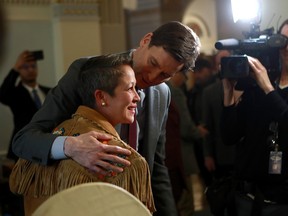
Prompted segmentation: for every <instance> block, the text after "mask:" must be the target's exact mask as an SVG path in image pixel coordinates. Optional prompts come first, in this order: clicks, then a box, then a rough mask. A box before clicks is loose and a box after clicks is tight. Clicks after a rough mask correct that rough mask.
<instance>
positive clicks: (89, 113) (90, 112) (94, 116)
mask: <svg viewBox="0 0 288 216" xmlns="http://www.w3.org/2000/svg"><path fill="white" fill-rule="evenodd" d="M75 115H79V116H82V117H84V118H86V119H89V120H91V121H93V122H96V123H97V124H98V125H99V126H100V127H102V128H103V129H104V130H105V131H107V132H109V133H110V134H112V135H113V136H115V137H117V138H118V139H120V137H119V134H118V133H117V131H116V130H115V128H114V127H113V126H112V125H111V124H110V123H109V122H108V120H107V119H106V118H105V117H104V116H103V115H102V114H101V113H99V112H98V111H96V110H94V109H92V108H90V107H87V106H83V105H81V106H79V107H78V109H77V111H76V113H75V114H74V115H73V116H75Z"/></svg>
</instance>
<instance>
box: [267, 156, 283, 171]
mask: <svg viewBox="0 0 288 216" xmlns="http://www.w3.org/2000/svg"><path fill="white" fill-rule="evenodd" d="M281 169H282V151H270V157H269V174H281Z"/></svg>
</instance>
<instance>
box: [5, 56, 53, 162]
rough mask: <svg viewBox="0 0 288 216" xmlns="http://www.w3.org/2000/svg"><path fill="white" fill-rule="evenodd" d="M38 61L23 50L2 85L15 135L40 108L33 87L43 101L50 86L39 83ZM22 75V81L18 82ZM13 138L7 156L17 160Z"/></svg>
mask: <svg viewBox="0 0 288 216" xmlns="http://www.w3.org/2000/svg"><path fill="white" fill-rule="evenodd" d="M37 75H38V69H37V62H36V60H35V59H34V57H33V55H32V53H31V52H29V51H24V52H22V53H21V54H20V55H19V57H18V59H17V61H16V63H15V65H14V67H13V68H12V69H11V70H10V72H9V73H8V75H7V76H6V77H5V79H4V81H3V83H2V85H1V87H0V102H1V103H3V104H4V105H7V106H9V107H10V109H11V111H12V113H13V121H14V130H13V133H12V138H13V137H14V135H15V134H16V133H17V132H18V131H19V130H20V129H21V128H23V127H24V126H25V125H26V124H28V123H29V121H30V120H31V119H32V116H33V115H34V114H35V113H36V112H37V110H38V108H37V106H36V104H35V102H34V98H33V93H32V91H33V89H35V90H37V92H38V95H39V98H40V102H41V103H42V102H43V101H44V99H45V97H46V94H47V93H48V91H49V90H50V88H48V87H45V86H42V85H39V84H38V83H37ZM19 77H20V82H19V83H17V80H18V78H19ZM12 138H11V142H10V145H9V149H8V154H7V157H8V158H9V159H13V160H16V159H17V158H18V157H17V156H16V155H15V154H14V153H13V152H12V144H11V143H12Z"/></svg>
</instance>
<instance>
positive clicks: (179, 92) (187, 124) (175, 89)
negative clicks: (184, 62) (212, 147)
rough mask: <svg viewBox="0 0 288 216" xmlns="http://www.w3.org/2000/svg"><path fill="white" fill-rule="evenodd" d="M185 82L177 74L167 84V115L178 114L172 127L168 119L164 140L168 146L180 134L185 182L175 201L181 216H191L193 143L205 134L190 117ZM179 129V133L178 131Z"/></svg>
mask: <svg viewBox="0 0 288 216" xmlns="http://www.w3.org/2000/svg"><path fill="white" fill-rule="evenodd" d="M185 80H186V77H185V75H184V74H183V73H177V74H175V75H174V76H173V77H172V78H171V79H170V80H169V81H168V82H167V85H168V86H169V88H170V91H171V105H170V108H169V109H170V111H169V114H170V113H171V109H173V108H174V109H175V110H176V112H178V115H179V121H178V122H177V123H174V125H172V124H170V122H169V118H170V119H171V118H172V117H171V116H170V117H168V123H167V126H166V129H167V135H166V138H167V142H168V144H169V141H170V140H171V139H172V138H171V137H172V136H173V137H174V136H175V135H177V133H179V132H180V139H178V140H180V143H179V144H178V145H180V146H179V149H180V150H181V152H182V153H181V154H182V160H183V168H184V176H185V181H186V187H183V190H182V193H181V197H178V199H177V200H176V201H177V208H178V212H179V215H181V216H188V215H193V214H194V211H195V210H196V209H195V206H194V203H195V202H194V193H193V180H192V178H193V175H198V174H199V168H198V164H197V161H196V157H195V153H194V143H195V141H196V140H200V139H202V138H203V137H204V136H205V135H206V133H207V131H206V130H205V129H204V130H200V129H199V128H197V127H196V125H195V123H194V122H193V120H192V118H191V116H190V113H189V110H188V106H187V98H186V95H185V93H184V91H183V89H182V86H183V84H184V82H185ZM173 106H175V107H173ZM179 126H180V127H179ZM167 127H168V128H167ZM171 128H173V129H171ZM179 129H180V131H178V130H179ZM172 131H173V132H172ZM174 131H175V132H174ZM169 132H170V133H169ZM170 136H171V137H170ZM174 139H175V137H174ZM166 145H167V144H166ZM174 145H175V144H174ZM170 154H171V153H170ZM168 157H169V153H168ZM172 182H173V181H172ZM172 187H173V184H172ZM179 198H180V199H179Z"/></svg>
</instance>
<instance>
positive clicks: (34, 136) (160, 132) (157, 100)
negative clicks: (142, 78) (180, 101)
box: [13, 52, 177, 216]
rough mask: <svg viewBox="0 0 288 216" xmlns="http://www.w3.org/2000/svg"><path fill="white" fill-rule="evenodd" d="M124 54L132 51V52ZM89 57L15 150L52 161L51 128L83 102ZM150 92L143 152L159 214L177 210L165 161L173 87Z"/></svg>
mask: <svg viewBox="0 0 288 216" xmlns="http://www.w3.org/2000/svg"><path fill="white" fill-rule="evenodd" d="M124 54H125V55H129V54H130V52H129V53H128V52H127V53H124ZM86 61H87V58H81V59H78V60H76V61H74V62H73V63H72V64H71V66H70V67H69V69H68V72H67V73H66V74H65V76H64V77H63V78H62V79H61V80H60V81H59V83H58V86H56V87H55V88H53V89H52V90H51V91H50V92H49V94H48V95H47V97H46V100H45V103H44V104H43V107H42V108H41V109H40V110H39V111H38V112H37V113H36V115H35V116H34V117H33V119H32V121H31V122H30V123H29V124H28V125H27V126H26V127H25V128H24V129H23V130H21V131H20V132H19V133H18V134H16V137H15V139H14V143H13V150H14V152H15V153H16V154H17V155H18V156H20V157H22V158H25V159H27V160H31V161H34V162H37V163H40V164H49V160H50V150H51V146H52V144H53V141H54V139H55V138H56V135H53V134H49V133H48V132H50V131H52V129H53V128H54V127H56V125H57V124H58V123H60V122H62V121H63V120H65V119H68V118H70V117H71V115H72V114H73V113H74V112H75V111H76V109H77V107H78V106H79V105H80V104H82V100H81V97H80V95H79V93H78V91H77V89H79V88H78V87H79V73H80V70H81V67H82V66H83V64H85V62H86ZM146 94H147V95H146V96H145V100H146V105H145V117H146V121H145V128H144V140H143V145H141V146H139V153H140V154H141V155H142V156H143V157H145V159H146V160H147V162H148V164H149V168H150V171H151V179H152V189H153V195H154V201H155V205H156V209H157V213H155V215H163V216H169V215H171V216H172V215H176V214H177V213H176V207H175V204H174V200H173V195H172V190H171V185H170V180H169V176H168V171H167V168H166V166H165V165H164V157H165V125H166V120H167V114H168V106H169V103H170V91H169V88H168V87H167V85H166V84H164V83H163V84H160V85H157V86H153V87H150V88H148V89H147V93H146ZM39 125H40V126H39ZM41 128H42V129H41ZM35 131H37V133H36V132H35ZM31 149H33V151H31Z"/></svg>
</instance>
